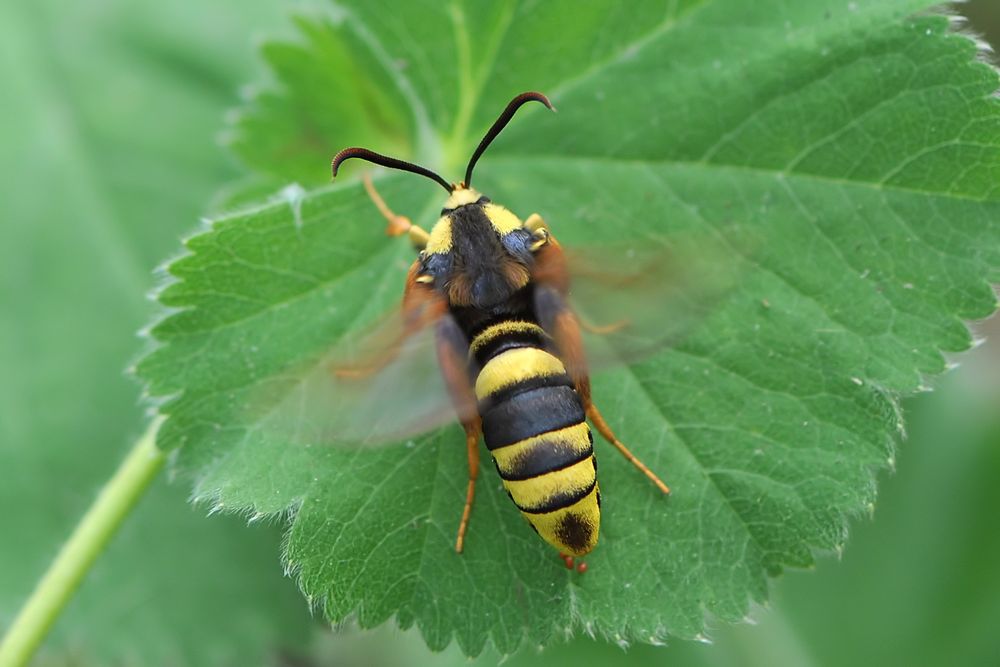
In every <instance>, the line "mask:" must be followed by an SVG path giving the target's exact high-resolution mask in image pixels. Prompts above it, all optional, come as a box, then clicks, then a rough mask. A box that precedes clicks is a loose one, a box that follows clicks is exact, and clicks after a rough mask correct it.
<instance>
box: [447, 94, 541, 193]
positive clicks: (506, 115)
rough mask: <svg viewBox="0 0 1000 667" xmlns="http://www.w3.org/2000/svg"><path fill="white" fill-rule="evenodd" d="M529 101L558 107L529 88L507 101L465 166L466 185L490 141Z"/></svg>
mask: <svg viewBox="0 0 1000 667" xmlns="http://www.w3.org/2000/svg"><path fill="white" fill-rule="evenodd" d="M528 102H540V103H542V104H544V105H545V107H546V108H548V109H549V110H551V111H555V110H556V108H555V107H554V106H552V102H550V101H549V98H548V97H546V96H545V95H544V94H542V93H539V92H538V91H535V90H529V91H528V92H526V93H521V94H520V95H518V96H516V97H515V98H514V99H512V100H511V101H510V102H508V103H507V107H506V108H505V109H504V110H503V111H502V112H501V113H500V116H499V117H498V118H497V119H496V120H495V121H494V122H493V125H492V126H491V127H490V129H489V130H487V132H486V135H485V136H484V137H483V139H482V141H480V142H479V146H477V147H476V150H475V151H474V152H473V153H472V157H471V158H469V166H468V167H466V168H465V180H464V181H463V183H465V185H466V187H469V186H470V185H471V184H472V170H473V169H474V168H475V166H476V162H478V161H479V158H480V157H481V156H482V154H483V153H484V152H485V151H486V149H487V148H488V147H489V145H490V143H492V141H493V140H494V139H496V138H497V135H498V134H500V132H501V131H502V130H503V128H505V127H506V126H507V123H509V122H510V119H511V118H513V117H514V114H515V113H517V110H518V109H520V108H521V107H522V106H524V105H525V104H527V103H528Z"/></svg>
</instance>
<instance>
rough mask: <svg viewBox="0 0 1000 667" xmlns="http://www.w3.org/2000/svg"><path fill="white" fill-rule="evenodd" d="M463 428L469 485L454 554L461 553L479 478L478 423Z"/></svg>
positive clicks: (477, 421)
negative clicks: (467, 456) (467, 458)
mask: <svg viewBox="0 0 1000 667" xmlns="http://www.w3.org/2000/svg"><path fill="white" fill-rule="evenodd" d="M464 426H465V448H466V450H467V452H468V455H469V485H468V487H466V491H465V509H463V510H462V521H461V522H460V523H459V524H458V538H457V539H456V540H455V551H456V553H462V549H463V548H464V546H465V531H466V530H467V529H468V528H469V516H470V515H471V514H472V501H473V500H474V499H475V497H476V478H477V477H479V432H480V430H481V428H480V422H479V420H478V419H477V420H476V421H475V422H472V423H470V424H464Z"/></svg>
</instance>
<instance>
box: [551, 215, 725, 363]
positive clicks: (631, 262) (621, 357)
mask: <svg viewBox="0 0 1000 667" xmlns="http://www.w3.org/2000/svg"><path fill="white" fill-rule="evenodd" d="M564 253H565V255H566V262H567V268H568V270H569V273H570V288H569V301H570V304H571V306H572V307H573V310H574V311H575V313H576V315H577V318H578V319H579V320H580V325H581V328H582V330H583V338H584V343H585V345H586V350H587V361H588V364H589V365H590V367H591V368H602V367H607V366H613V365H621V364H628V363H632V362H636V361H639V360H641V359H643V358H646V357H648V356H650V355H652V354H655V353H656V352H657V351H659V350H662V349H663V348H664V347H667V346H671V345H675V344H677V343H678V342H680V341H681V340H683V339H684V338H685V337H687V336H689V335H691V333H692V332H694V331H695V330H696V329H697V328H698V327H699V326H701V325H702V324H703V323H704V322H705V320H706V319H707V318H708V317H710V316H711V314H712V313H713V312H715V311H716V310H717V309H718V307H719V305H720V303H721V302H722V301H723V300H724V299H725V298H726V297H727V296H728V295H729V294H731V293H732V290H733V288H734V287H735V286H736V285H737V284H738V282H739V280H738V278H739V270H738V269H737V268H736V266H737V263H735V262H734V261H733V256H732V253H731V252H730V251H727V250H726V249H725V248H723V247H720V246H719V245H718V242H717V241H714V240H707V239H705V238H702V237H695V236H691V235H686V236H681V235H677V236H674V237H671V238H662V239H656V240H654V241H650V242H649V243H644V244H642V245H641V246H640V245H619V246H616V245H614V244H611V245H602V246H600V247H577V248H564Z"/></svg>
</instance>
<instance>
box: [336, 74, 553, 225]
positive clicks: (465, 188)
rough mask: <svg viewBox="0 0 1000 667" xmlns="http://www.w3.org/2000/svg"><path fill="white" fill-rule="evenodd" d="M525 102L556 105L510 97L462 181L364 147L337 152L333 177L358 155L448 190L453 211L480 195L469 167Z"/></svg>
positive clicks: (527, 96) (530, 96)
mask: <svg viewBox="0 0 1000 667" xmlns="http://www.w3.org/2000/svg"><path fill="white" fill-rule="evenodd" d="M528 102H541V103H542V104H544V105H545V106H546V107H548V108H549V109H551V110H552V111H555V107H553V106H552V103H551V102H549V98H547V97H545V95H542V94H541V93H535V92H527V93H521V94H520V95H518V96H517V97H515V98H514V99H512V100H511V101H510V102H509V103H508V104H507V107H506V108H505V109H504V110H503V113H501V114H500V116H499V117H498V118H497V119H496V121H494V123H493V125H492V126H490V129H489V130H487V132H486V135H485V136H484V137H483V140H482V141H480V142H479V146H477V147H476V150H475V151H474V152H473V153H472V157H471V158H470V159H469V166H468V167H466V169H465V180H463V181H461V182H459V183H449V182H448V181H446V180H444V179H443V178H442V177H441V176H439V175H438V174H436V173H435V172H433V171H431V170H430V169H427V168H425V167H421V166H420V165H416V164H413V163H411V162H405V161H403V160H397V159H396V158H393V157H388V156H386V155H381V154H379V153H375V152H373V151H370V150H368V149H367V148H345V149H344V150H342V151H340V152H339V153H337V154H336V155H335V156H334V158H333V162H332V164H331V169H332V171H333V177H334V178H336V177H337V170H338V169H339V168H340V165H341V163H343V162H344V161H345V160H349V159H351V158H360V159H362V160H367V161H368V162H372V163H374V164H377V165H381V166H383V167H388V168H389V169H399V170H401V171H409V172H412V173H414V174H420V175H421V176H425V177H427V178H429V179H431V180H432V181H434V182H435V183H437V184H438V185H440V186H441V187H443V188H444V189H445V190H447V191H448V199H447V200H446V201H445V205H444V208H445V209H446V210H447V209H452V210H454V209H457V208H459V207H461V206H466V205H468V204H474V203H476V202H477V201H478V200H479V199H480V198H481V197H482V195H481V194H479V193H478V192H477V191H476V190H474V189H473V188H472V170H473V169H474V168H475V166H476V162H477V161H478V160H479V158H480V157H481V156H482V154H483V153H484V152H485V151H486V149H487V148H488V147H489V145H490V144H491V143H492V142H493V140H494V139H496V137H497V135H499V134H500V132H501V131H502V130H503V129H504V128H505V127H506V126H507V123H509V122H510V119H511V118H513V117H514V114H515V113H516V112H517V110H518V109H520V108H521V106H522V105H524V104H526V103H528Z"/></svg>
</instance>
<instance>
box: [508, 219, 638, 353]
mask: <svg viewBox="0 0 1000 667" xmlns="http://www.w3.org/2000/svg"><path fill="white" fill-rule="evenodd" d="M524 228H525V229H527V230H528V231H529V232H531V235H532V243H531V251H532V252H533V253H535V264H536V266H535V271H534V276H533V277H534V279H535V282H536V283H546V284H551V285H553V286H555V287H556V289H557V290H558V291H559V292H560V293H561V294H562V295H563V297H564V298H565V296H566V293H567V291H568V289H569V271H568V270H567V268H566V258H565V256H564V255H563V251H562V246H560V245H559V243H558V242H557V241H556V239H555V237H553V236H552V232H550V231H549V227H548V225H546V224H545V220H543V219H542V216H540V215H538V214H537V213H532V214H531V215H529V216H528V218H527V220H525V221H524ZM577 321H578V323H579V326H580V327H582V328H583V330H584V331H587V332H589V333H593V334H598V335H601V336H604V335H607V334H610V333H615V332H616V331H619V330H621V329H622V328H624V327H626V326H628V322H627V321H625V320H622V321H620V322H613V323H611V324H605V325H596V324H591V323H590V322H587V321H585V320H583V319H582V318H578V320H577Z"/></svg>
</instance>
